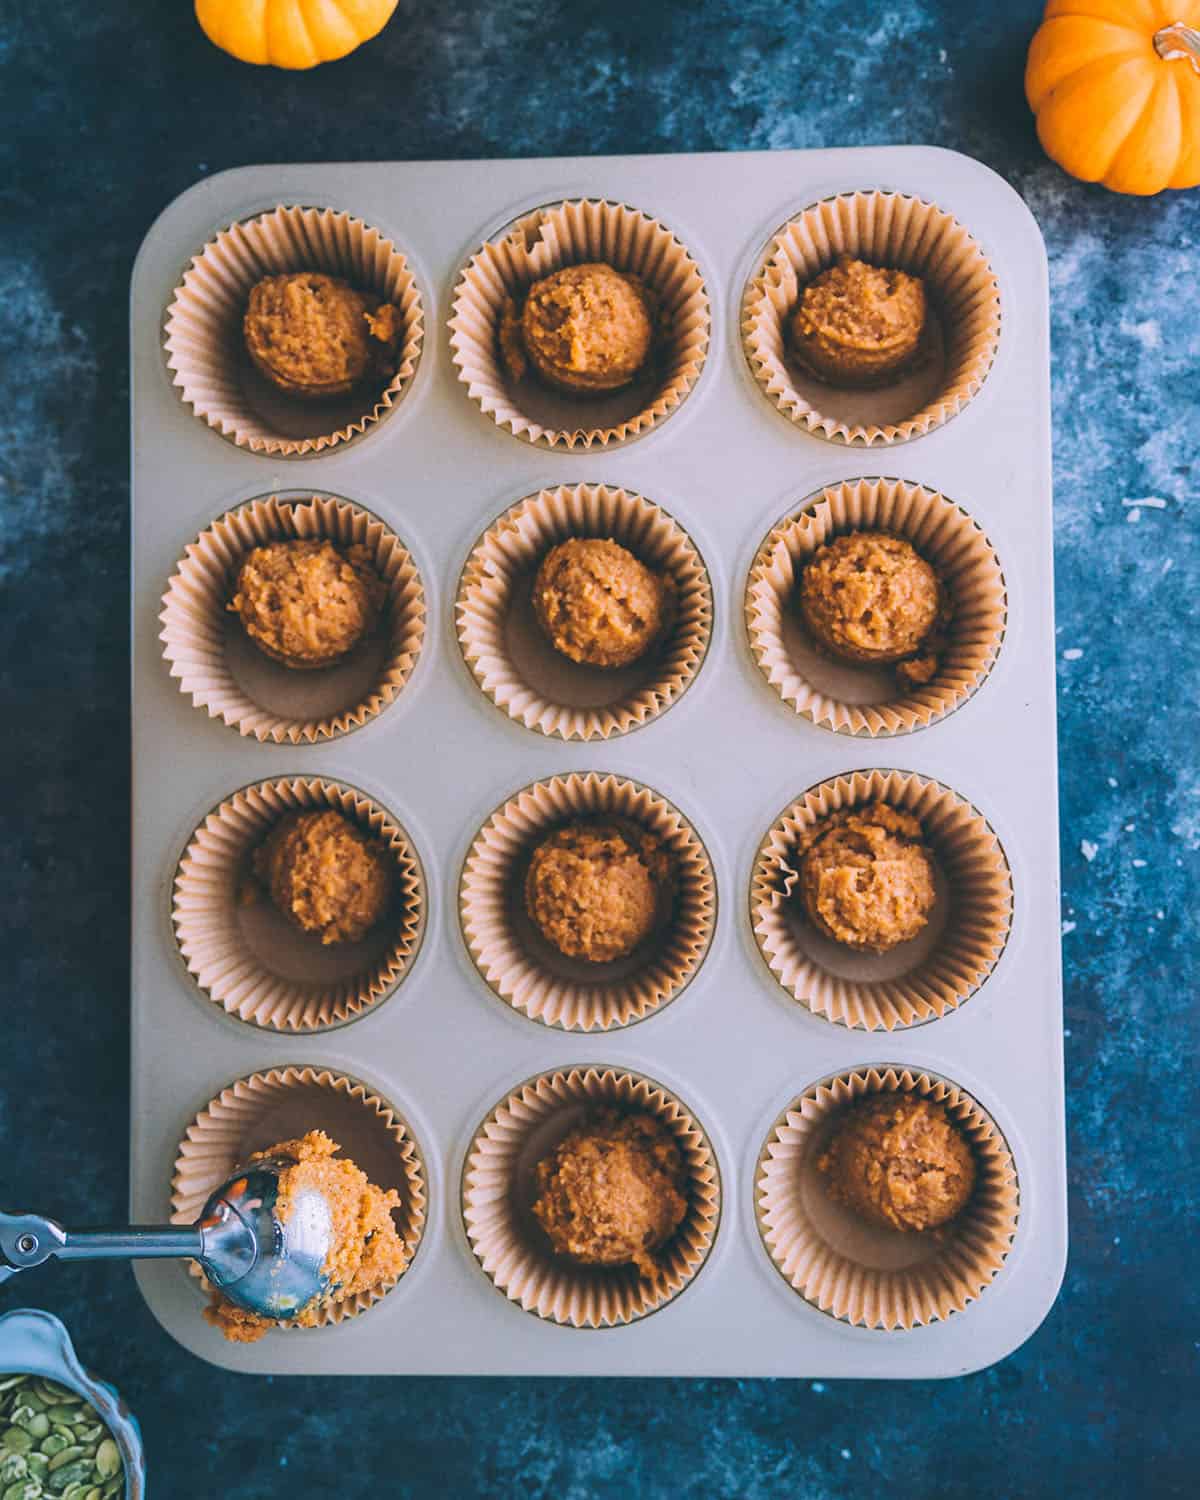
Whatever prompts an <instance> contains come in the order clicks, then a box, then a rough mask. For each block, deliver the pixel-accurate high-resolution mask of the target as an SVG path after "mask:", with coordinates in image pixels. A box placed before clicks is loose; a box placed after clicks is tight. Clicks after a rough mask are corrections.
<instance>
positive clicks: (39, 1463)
mask: <svg viewBox="0 0 1200 1500" xmlns="http://www.w3.org/2000/svg"><path fill="white" fill-rule="evenodd" d="M25 1463H26V1465H27V1466H28V1468H29V1472H30V1474H31V1475H32V1476H33V1478H34V1479H45V1477H46V1475H47V1474H48V1473H49V1472H50V1460H49V1459H48V1458H47V1457H46V1455H45V1454H44V1453H27V1454H26V1455H25Z"/></svg>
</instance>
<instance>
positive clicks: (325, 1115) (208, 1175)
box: [171, 1066, 429, 1336]
mask: <svg viewBox="0 0 1200 1500" xmlns="http://www.w3.org/2000/svg"><path fill="white" fill-rule="evenodd" d="M310 1130H321V1131H324V1133H325V1134H326V1135H327V1136H329V1138H330V1139H331V1140H333V1141H335V1142H336V1143H337V1145H338V1146H339V1147H340V1148H341V1150H340V1152H339V1155H341V1156H344V1157H346V1158H347V1159H348V1160H350V1161H352V1162H354V1164H355V1165H356V1166H358V1167H360V1168H361V1169H362V1170H363V1171H364V1172H365V1173H366V1175H367V1178H368V1180H369V1181H370V1182H372V1183H373V1184H374V1185H375V1186H376V1187H378V1188H381V1189H382V1190H383V1191H384V1192H387V1191H389V1190H391V1189H393V1188H394V1189H395V1190H396V1192H397V1193H398V1194H399V1197H400V1207H399V1208H397V1209H394V1210H393V1211H392V1218H393V1220H394V1221H395V1224H396V1231H397V1233H398V1234H399V1236H400V1238H401V1239H402V1240H403V1242H404V1245H405V1248H406V1250H407V1252H408V1263H407V1265H406V1266H405V1268H404V1270H403V1271H402V1272H401V1275H400V1280H403V1279H404V1277H405V1276H407V1275H408V1272H409V1270H410V1269H411V1267H412V1263H413V1258H414V1257H415V1255H416V1253H417V1251H418V1249H419V1248H420V1245H421V1238H422V1236H423V1234H424V1232H425V1224H426V1212H427V1206H428V1197H429V1189H428V1185H427V1183H426V1178H425V1164H424V1160H423V1158H422V1154H421V1148H420V1146H419V1145H418V1143H417V1141H416V1139H415V1138H414V1136H413V1134H412V1131H411V1130H410V1128H409V1126H408V1125H407V1123H406V1122H405V1120H404V1119H403V1118H402V1116H401V1115H400V1114H399V1112H398V1111H397V1110H396V1108H395V1106H394V1105H393V1104H391V1103H390V1102H389V1101H388V1100H387V1099H384V1098H383V1097H382V1096H381V1095H379V1094H377V1093H375V1092H374V1091H373V1090H372V1089H370V1088H369V1087H368V1086H367V1085H366V1084H365V1083H360V1082H359V1081H358V1080H357V1079H355V1078H349V1077H347V1076H346V1075H345V1074H342V1073H338V1072H334V1071H331V1070H330V1069H328V1068H319V1067H291V1066H289V1067H281V1068H270V1069H267V1070H266V1071H263V1072H258V1073H252V1074H250V1075H249V1076H248V1077H246V1078H239V1079H237V1080H236V1082H234V1083H231V1084H230V1085H229V1086H228V1087H227V1088H224V1089H222V1090H221V1092H220V1093H219V1094H218V1095H217V1096H216V1098H214V1099H213V1100H212V1101H211V1102H210V1103H208V1104H206V1105H205V1106H204V1108H203V1109H202V1110H201V1111H200V1112H199V1114H197V1115H196V1117H195V1119H194V1120H193V1121H192V1123H191V1124H190V1125H189V1126H188V1128H187V1132H186V1134H185V1136H184V1138H183V1140H182V1141H181V1142H180V1145H179V1151H178V1154H177V1156H176V1158H175V1169H174V1173H173V1175H172V1179H171V1223H172V1224H192V1223H194V1222H195V1220H196V1219H197V1218H198V1217H199V1214H200V1211H201V1209H202V1208H203V1207H204V1204H205V1203H206V1202H207V1200H208V1197H209V1195H210V1194H211V1193H213V1192H215V1190H216V1189H217V1188H218V1187H220V1185H221V1184H222V1183H223V1182H225V1181H227V1180H228V1178H229V1176H230V1174H231V1173H232V1172H233V1171H234V1170H235V1169H236V1168H237V1167H238V1166H241V1165H242V1164H244V1163H245V1161H246V1159H247V1158H248V1157H249V1156H250V1154H251V1153H252V1152H255V1151H265V1150H268V1149H269V1148H270V1147H272V1146H275V1145H278V1144H279V1143H280V1142H281V1141H291V1140H296V1139H298V1138H299V1137H301V1136H303V1135H305V1134H307V1132H308V1131H310ZM188 1265H189V1269H190V1270H191V1272H192V1275H193V1276H195V1277H196V1279H197V1280H198V1281H201V1282H203V1283H204V1285H205V1286H207V1282H204V1277H203V1275H202V1273H201V1271H200V1269H199V1267H198V1266H197V1265H196V1264H195V1262H194V1261H190V1262H189V1263H188ZM396 1285H397V1283H396V1282H395V1281H393V1282H391V1283H390V1284H389V1285H385V1286H381V1287H379V1288H377V1289H375V1290H373V1291H366V1292H359V1293H356V1294H355V1295H353V1296H349V1297H342V1298H338V1299H337V1300H335V1301H332V1302H331V1303H330V1304H329V1305H328V1307H326V1308H324V1309H323V1311H322V1315H321V1321H320V1323H319V1325H318V1326H320V1327H325V1326H336V1325H337V1324H339V1323H341V1322H343V1321H344V1320H345V1319H346V1318H352V1317H355V1316H357V1314H359V1313H361V1312H365V1311H366V1310H367V1309H368V1308H370V1307H374V1306H375V1304H376V1303H377V1302H379V1301H380V1300H381V1299H382V1298H383V1297H385V1296H386V1295H387V1294H388V1292H390V1291H391V1290H392V1288H393V1287H394V1286H396ZM284 1331H286V1332H289V1333H291V1334H292V1335H293V1336H295V1335H296V1334H298V1333H303V1332H306V1330H303V1329H294V1328H292V1329H288V1328H286V1325H284Z"/></svg>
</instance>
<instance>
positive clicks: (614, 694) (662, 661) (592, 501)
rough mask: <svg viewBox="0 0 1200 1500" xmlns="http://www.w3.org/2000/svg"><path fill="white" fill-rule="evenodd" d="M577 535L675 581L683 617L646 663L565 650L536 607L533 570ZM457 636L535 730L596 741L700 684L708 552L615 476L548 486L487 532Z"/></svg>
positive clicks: (708, 626)
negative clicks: (592, 659)
mask: <svg viewBox="0 0 1200 1500" xmlns="http://www.w3.org/2000/svg"><path fill="white" fill-rule="evenodd" d="M570 537H589V538H590V537H599V538H611V539H612V540H613V541H616V542H619V543H620V544H621V546H623V547H626V548H628V550H629V551H630V552H632V553H633V554H634V556H635V557H637V558H638V559H639V561H641V562H643V563H645V565H646V566H647V567H648V568H650V569H651V570H653V571H654V572H656V573H658V574H660V575H662V576H665V577H668V578H669V579H670V580H671V581H672V583H673V584H674V590H675V608H674V618H673V620H672V622H671V625H670V627H669V629H668V631H667V633H666V634H665V636H664V637H663V639H662V640H660V641H659V642H657V643H656V644H655V645H654V646H653V647H652V648H651V650H650V651H649V652H648V653H647V654H646V656H644V657H643V658H642V659H641V660H640V661H636V662H633V663H632V664H631V665H630V666H627V667H618V668H614V669H611V670H608V669H604V668H600V667H589V666H586V665H581V664H580V663H577V662H573V661H571V660H570V659H569V658H568V657H566V656H564V655H563V654H562V653H561V652H559V651H556V650H555V648H554V647H553V646H552V645H551V643H550V641H549V640H548V639H547V637H546V635H545V632H544V631H543V630H542V629H541V627H540V625H539V624H538V621H537V618H536V615H535V614H534V609H533V599H532V589H533V582H534V577H535V575H536V573H537V570H538V567H539V565H540V563H541V561H542V559H543V558H544V557H545V556H546V554H547V553H548V552H549V551H550V549H551V548H552V547H555V546H557V545H558V543H559V542H563V541H566V540H567V539H568V538H570ZM456 613H457V617H458V639H459V645H460V646H461V647H462V652H463V656H464V658H465V659H466V663H467V665H468V667H470V669H471V671H472V673H473V674H474V676H475V680H476V681H477V682H478V683H479V686H480V687H481V688H482V689H483V691H484V692H485V693H486V694H487V696H488V697H489V698H490V699H491V700H492V702H493V703H494V704H495V705H496V706H497V708H500V709H503V710H504V712H505V713H507V714H508V716H509V717H510V718H512V719H515V720H516V721H517V722H518V723H520V724H524V725H525V727H526V728H527V729H533V730H536V731H537V732H538V733H540V734H545V735H551V736H555V737H557V738H559V739H564V740H573V739H574V740H599V739H608V738H610V737H611V736H615V735H620V734H625V733H627V732H628V731H629V730H631V729H637V728H639V727H641V726H642V725H643V724H648V723H650V722H651V720H653V719H655V718H657V717H658V715H659V714H661V713H665V711H666V710H667V709H668V708H670V707H671V705H672V704H673V703H675V702H677V701H678V699H679V698H680V697H681V696H682V695H683V693H684V692H685V691H686V690H687V688H688V687H689V686H690V685H691V683H692V681H693V680H694V678H695V676H696V674H697V673H698V672H699V670H700V666H701V664H702V663H703V661H704V657H705V653H706V652H707V650H708V643H709V639H710V637H711V634H712V618H713V598H712V584H711V582H710V580H709V576H708V570H707V568H706V567H705V564H704V559H703V558H702V557H701V556H700V553H699V552H698V551H697V549H696V546H695V544H694V543H693V542H692V541H691V539H690V538H689V537H688V535H687V533H686V532H685V531H684V530H683V528H682V527H681V526H680V525H679V524H678V522H676V521H674V520H672V518H671V517H670V516H669V515H667V513H666V511H664V510H662V509H660V507H659V506H657V505H655V504H653V503H652V502H651V501H649V500H646V499H643V498H642V496H641V495H635V494H631V493H629V492H628V491H626V490H623V489H613V488H610V487H609V486H607V485H602V484H601V485H594V484H577V485H563V486H561V487H559V488H558V489H554V490H542V491H540V493H538V494H536V495H531V496H529V497H528V498H527V499H525V500H522V501H521V502H520V503H519V504H518V505H514V506H512V507H511V508H510V509H508V510H506V511H505V512H504V514H503V515H502V516H500V517H499V519H498V520H496V521H495V522H493V524H492V525H491V526H490V527H489V528H488V529H487V531H485V532H484V534H483V536H482V537H480V539H479V541H478V542H477V543H476V544H475V547H474V550H473V551H472V552H471V555H470V557H469V558H468V559H467V563H466V566H465V568H464V569H463V574H462V579H461V581H460V584H459V591H458V603H457V607H456Z"/></svg>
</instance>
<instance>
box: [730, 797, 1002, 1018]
mask: <svg viewBox="0 0 1200 1500" xmlns="http://www.w3.org/2000/svg"><path fill="white" fill-rule="evenodd" d="M872 802H884V803H887V804H888V805H889V806H891V807H895V808H898V809H900V810H902V811H904V812H908V813H911V814H912V815H913V816H914V817H916V818H917V819H918V820H919V821H920V823H921V828H922V831H923V833H924V836H925V840H926V842H927V844H928V846H929V849H930V852H931V854H932V856H933V863H934V870H935V891H936V903H935V905H934V908H933V911H932V913H931V915H930V919H929V922H928V924H927V926H926V927H925V929H924V930H923V931H922V932H921V933H920V934H919V935H918V936H917V937H915V938H913V939H911V940H910V941H909V942H906V943H900V944H899V945H898V946H897V947H895V948H892V949H891V950H889V951H888V952H886V953H879V954H875V953H860V952H857V951H856V950H854V949H852V948H848V947H846V946H845V945H844V944H842V943H838V942H835V941H834V940H833V939H831V938H828V937H826V936H824V935H823V934H822V933H819V932H817V931H816V929H815V928H814V927H813V926H812V924H811V923H810V922H809V921H808V918H807V916H806V914H805V911H804V906H803V903H802V901H801V899H800V896H799V892H798V890H797V886H798V883H799V876H800V861H799V860H798V858H797V853H796V848H797V843H798V841H799V839H800V837H801V835H802V834H803V833H804V832H805V831H806V830H808V829H809V828H812V827H813V826H814V825H815V824H818V823H820V822H822V821H823V820H824V819H825V818H827V817H829V815H830V814H831V813H835V812H837V811H839V810H840V809H842V808H850V807H862V806H864V805H866V804H869V803H872ZM750 921H751V926H752V927H753V929H754V937H755V941H756V942H757V943H758V946H759V950H760V952H761V953H762V956H763V958H764V959H765V960H766V963H767V966H768V968H769V969H770V970H771V973H772V974H774V976H775V978H776V979H777V980H778V981H779V983H780V984H781V985H782V986H783V988H784V989H785V990H786V991H787V992H788V993H789V994H790V995H791V996H793V998H794V999H796V1000H798V1001H799V1002H800V1003H801V1004H802V1005H805V1006H807V1007H808V1009H809V1010H811V1011H812V1012H813V1013H814V1014H815V1015H819V1016H823V1017H824V1018H825V1019H826V1020H829V1021H835V1022H837V1023H839V1024H840V1025H843V1026H852V1027H858V1028H860V1029H862V1030H865V1031H893V1030H897V1029H899V1028H902V1027H906V1026H916V1025H919V1024H921V1023H922V1022H925V1021H932V1020H935V1019H937V1018H938V1017H940V1016H944V1015H946V1014H947V1013H948V1012H950V1011H952V1010H955V1009H956V1008H957V1007H958V1006H960V1005H962V1004H963V1003H964V1002H965V1001H966V1000H968V999H969V998H970V997H971V996H972V995H973V994H974V993H975V992H976V990H978V989H979V987H980V986H981V985H982V984H983V983H984V981H985V980H986V979H987V977H988V975H989V974H990V973H991V972H992V969H993V968H994V967H995V965H996V963H997V961H998V959H999V957H1000V954H1001V953H1002V952H1003V950H1004V945H1005V943H1006V942H1007V941H1008V934H1009V929H1010V927H1011V924H1012V878H1011V875H1010V873H1009V867H1008V860H1007V859H1006V858H1005V854H1004V850H1003V849H1002V848H1001V846H1000V841H999V840H998V839H997V837H996V835H995V834H994V833H993V831H992V829H991V827H990V825H989V824H988V823H987V821H986V819H985V818H984V817H983V816H982V814H981V813H979V812H977V811H976V810H975V808H973V807H972V806H971V804H970V803H969V802H967V801H966V800H965V799H964V798H962V797H960V796H959V795H958V793H957V792H953V791H951V790H950V788H949V787H945V786H942V784H941V783H940V782H937V781H934V780H932V779H931V778H929V777H925V776H918V775H915V774H913V773H911V772H906V771H884V770H875V771H852V772H847V773H846V774H845V775H842V776H835V777H832V778H831V779H830V780H828V781H823V782H821V783H819V784H818V785H817V786H814V787H812V788H811V789H810V790H809V791H807V792H805V794H804V795H803V796H802V797H800V798H798V799H797V800H796V801H795V802H793V803H792V805H791V806H790V807H789V808H787V809H786V811H784V812H783V813H782V814H781V815H780V817H779V818H778V819H777V820H776V821H775V823H774V824H773V825H772V827H771V828H770V829H769V830H768V832H767V835H766V837H765V838H764V839H763V842H762V844H761V845H760V846H759V851H758V855H757V857H756V859H755V862H754V870H753V874H752V876H751V885H750Z"/></svg>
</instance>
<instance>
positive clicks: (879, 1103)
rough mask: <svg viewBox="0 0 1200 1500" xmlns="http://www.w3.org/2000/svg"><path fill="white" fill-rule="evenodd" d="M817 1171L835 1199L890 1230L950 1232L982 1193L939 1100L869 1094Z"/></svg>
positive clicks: (968, 1153)
mask: <svg viewBox="0 0 1200 1500" xmlns="http://www.w3.org/2000/svg"><path fill="white" fill-rule="evenodd" d="M817 1166H818V1168H819V1170H820V1171H822V1172H824V1173H826V1174H827V1176H828V1180H829V1189H830V1192H831V1193H832V1195H833V1196H834V1198H836V1199H837V1200H838V1201H839V1202H841V1203H844V1204H845V1205H846V1207H847V1208H850V1209H852V1210H853V1211H854V1212H855V1213H857V1214H859V1215H860V1216H861V1217H862V1218H864V1219H866V1220H867V1221H868V1222H869V1223H871V1224H877V1225H879V1226H880V1227H881V1228H883V1229H900V1230H905V1231H909V1230H916V1231H920V1230H924V1229H936V1228H937V1227H938V1226H939V1225H941V1224H948V1223H949V1222H950V1220H951V1219H953V1218H955V1217H956V1216H957V1215H958V1214H959V1213H961V1212H962V1210H963V1209H964V1208H965V1207H966V1204H967V1201H968V1199H969V1198H970V1196H971V1193H972V1191H973V1190H974V1187H975V1157H974V1155H973V1154H972V1151H971V1147H970V1145H969V1144H968V1142H967V1139H966V1137H965V1136H964V1135H963V1133H962V1131H961V1130H960V1129H959V1128H958V1126H957V1125H956V1124H955V1123H954V1121H953V1120H952V1119H951V1118H950V1116H949V1115H948V1114H947V1113H946V1110H945V1108H944V1107H943V1106H942V1105H941V1104H939V1103H937V1102H936V1101H935V1100H933V1099H926V1098H921V1097H919V1096H918V1095H916V1094H904V1093H884V1094H870V1095H868V1096H867V1097H866V1098H864V1099H862V1100H860V1101H859V1102H858V1103H856V1104H853V1105H851V1107H850V1109H849V1110H848V1111H847V1112H846V1115H845V1117H844V1119H843V1120H842V1121H841V1123H840V1124H839V1125H838V1126H837V1128H836V1131H835V1134H834V1135H833V1137H832V1139H831V1141H830V1144H829V1149H828V1150H827V1151H826V1152H825V1153H824V1154H823V1155H822V1156H821V1157H820V1159H819V1160H818V1163H817Z"/></svg>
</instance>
